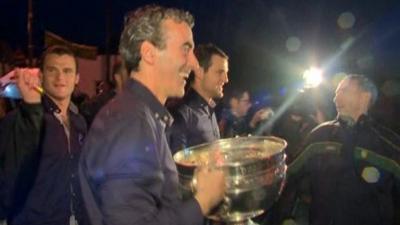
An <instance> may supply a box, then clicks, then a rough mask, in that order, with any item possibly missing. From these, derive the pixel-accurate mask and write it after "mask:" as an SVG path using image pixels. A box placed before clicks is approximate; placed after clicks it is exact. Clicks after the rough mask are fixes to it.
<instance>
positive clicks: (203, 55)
mask: <svg viewBox="0 0 400 225" xmlns="http://www.w3.org/2000/svg"><path fill="white" fill-rule="evenodd" d="M194 54H195V55H196V57H197V60H198V61H199V65H200V67H201V68H203V69H204V72H207V70H208V68H210V66H211V58H212V56H213V55H218V56H221V57H222V58H225V59H229V57H228V55H227V54H226V53H225V52H224V51H222V50H221V49H220V48H218V47H217V46H216V45H215V44H212V43H208V44H200V45H198V46H197V47H196V48H195V49H194Z"/></svg>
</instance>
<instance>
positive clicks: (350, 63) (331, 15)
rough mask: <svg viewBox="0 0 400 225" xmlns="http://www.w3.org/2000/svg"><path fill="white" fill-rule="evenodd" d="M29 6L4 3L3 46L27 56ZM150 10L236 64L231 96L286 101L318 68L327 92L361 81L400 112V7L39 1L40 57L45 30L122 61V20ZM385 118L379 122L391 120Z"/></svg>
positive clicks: (273, 0) (245, 0) (273, 1)
mask: <svg viewBox="0 0 400 225" xmlns="http://www.w3.org/2000/svg"><path fill="white" fill-rule="evenodd" d="M27 2H28V1H27V0H0V40H3V41H6V42H8V43H9V44H10V45H11V47H12V49H13V50H15V49H18V48H19V49H21V50H22V51H24V52H25V53H26V50H27V32H26V27H27V26H26V23H27V22H26V21H27V8H28V7H27V5H28V4H27ZM148 3H159V4H161V5H165V6H174V7H178V8H183V9H186V10H189V11H190V12H191V13H192V14H193V15H194V16H195V19H196V22H195V27H194V37H195V42H196V43H204V42H214V43H216V44H217V45H219V46H220V47H221V48H222V49H224V50H225V51H226V52H227V53H228V55H229V56H230V83H229V84H228V85H227V90H228V91H229V90H231V89H233V88H236V87H240V86H241V87H246V88H248V89H250V90H252V91H254V93H258V92H261V93H273V94H281V95H284V94H285V92H287V90H289V91H290V90H292V89H293V88H294V87H295V86H296V85H297V83H298V82H299V81H300V79H301V76H300V75H301V74H302V73H303V71H304V70H305V69H307V68H309V67H310V66H320V67H322V68H323V70H324V76H325V78H326V81H327V82H328V88H327V89H329V90H332V88H333V85H331V82H330V81H331V80H332V79H333V78H335V74H337V73H339V72H352V73H363V74H366V75H367V76H369V77H371V78H372V79H373V80H374V81H375V82H376V83H377V84H378V86H379V88H380V89H381V91H382V90H383V89H388V90H384V91H383V93H384V94H383V98H384V99H383V100H380V101H381V103H380V104H381V105H382V104H383V105H385V107H390V109H389V108H387V109H385V110H384V111H386V112H385V113H386V114H387V113H389V114H390V115H391V116H392V119H395V114H397V113H398V111H399V109H398V107H397V106H398V105H399V104H398V98H399V97H398V95H399V93H398V92H399V91H398V90H400V87H399V80H400V74H399V71H400V61H399V59H400V1H398V0H379V1H378V0H375V1H373V0H363V1H361V0H360V1H356V0H350V1H349V0H343V1H341V0H339V1H332V0H320V1H316V0H301V1H300V0H197V1H195V0H192V1H190V0H169V1H138V0H136V1H133V0H130V1H128V0H112V1H111V0H36V1H35V0H33V9H34V10H33V12H34V22H33V44H34V52H35V55H38V54H39V53H40V52H41V51H42V50H43V45H44V44H43V39H44V31H46V30H48V31H51V32H54V33H56V34H58V35H60V36H62V37H64V38H65V39H68V40H70V41H73V42H76V43H80V44H86V45H94V46H97V47H99V49H100V53H106V52H110V53H116V52H117V46H118V41H119V35H120V32H121V29H122V21H123V16H124V14H125V13H126V12H127V11H129V10H132V9H135V8H137V7H138V6H141V5H144V4H148ZM344 12H351V13H352V14H353V15H354V18H355V23H354V26H352V27H351V28H349V29H342V28H340V27H339V26H338V22H337V21H338V18H339V16H340V15H341V14H342V13H344ZM108 31H109V32H108ZM108 35H109V36H108ZM289 37H297V38H298V40H300V41H301V46H300V48H299V49H298V50H297V51H289V50H288V48H287V47H286V42H287V40H288V38H289ZM107 40H109V41H107ZM385 82H386V84H385ZM385 85H386V86H385ZM381 98H382V97H381ZM381 105H380V107H381ZM385 113H384V114H382V113H377V114H379V115H381V117H382V118H385V115H386V114H385ZM386 116H387V115H386ZM383 120H385V119H383ZM389 123H390V122H389Z"/></svg>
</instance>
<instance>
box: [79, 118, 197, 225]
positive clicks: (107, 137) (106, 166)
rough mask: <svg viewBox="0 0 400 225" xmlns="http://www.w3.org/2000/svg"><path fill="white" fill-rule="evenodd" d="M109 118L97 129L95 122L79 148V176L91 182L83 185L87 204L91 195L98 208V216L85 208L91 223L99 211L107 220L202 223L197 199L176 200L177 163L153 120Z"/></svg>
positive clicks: (177, 195)
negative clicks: (104, 126) (110, 123)
mask: <svg viewBox="0 0 400 225" xmlns="http://www.w3.org/2000/svg"><path fill="white" fill-rule="evenodd" d="M130 116H131V115H130ZM100 118H101V117H100ZM125 119H127V118H125ZM125 119H123V120H124V121H126V120H125ZM97 122H103V121H101V119H99V121H97ZM112 122H113V123H114V124H115V125H114V126H110V127H108V128H107V129H103V130H96V129H97V125H96V122H95V123H94V124H93V127H92V130H91V132H89V135H88V136H87V139H86V143H85V146H84V149H83V155H82V156H83V158H82V161H81V169H82V168H83V170H85V168H87V171H83V172H82V171H81V176H82V175H83V176H82V177H85V176H86V177H87V178H86V179H87V181H88V182H87V183H89V184H91V185H90V188H91V190H90V192H91V193H88V192H87V191H85V190H88V189H87V188H85V187H83V195H84V199H85V205H86V206H87V207H88V206H90V205H93V200H94V201H96V203H95V205H97V206H98V210H99V211H98V212H100V213H99V214H100V216H98V215H96V213H95V212H93V210H92V209H91V208H90V207H89V208H88V211H89V214H91V215H90V216H91V220H92V223H93V220H94V219H97V218H98V217H101V219H100V221H103V222H104V224H109V225H113V224H118V225H123V224H131V225H135V224H138V225H142V224H149V225H152V224H154V225H155V224H171V225H173V224H177V225H178V224H179V225H180V224H182V225H186V224H199V225H200V224H202V221H203V215H202V211H201V208H200V205H199V204H198V203H197V201H196V200H195V199H194V198H193V199H191V200H189V201H187V202H181V200H180V194H179V193H178V186H177V185H178V183H177V182H178V180H177V174H176V168H175V164H174V162H173V160H172V157H171V153H170V152H169V149H168V148H167V147H166V148H162V147H160V139H164V141H165V137H163V135H160V134H159V132H157V131H156V130H155V127H154V126H155V124H152V123H151V122H148V121H147V119H146V118H145V117H144V118H141V119H137V120H135V121H131V122H128V123H127V122H125V123H123V124H122V123H119V122H120V121H112ZM116 124H121V125H120V127H117V125H116ZM100 137H101V138H100ZM164 144H166V143H164ZM82 183H85V180H84V182H82V181H81V184H82ZM83 185H84V184H83ZM91 194H92V195H93V196H94V198H91V196H90V195H91ZM88 196H89V198H88ZM96 217H97V218H96ZM98 221H99V220H98ZM93 224H96V223H93Z"/></svg>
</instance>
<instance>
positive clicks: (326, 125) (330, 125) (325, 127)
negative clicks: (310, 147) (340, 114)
mask: <svg viewBox="0 0 400 225" xmlns="http://www.w3.org/2000/svg"><path fill="white" fill-rule="evenodd" d="M338 127H339V123H338V121H337V120H331V121H326V122H323V123H321V124H319V125H317V126H316V127H314V128H313V129H312V130H311V132H310V134H318V133H321V132H327V131H330V130H332V129H336V128H338Z"/></svg>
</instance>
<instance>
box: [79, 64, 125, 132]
mask: <svg viewBox="0 0 400 225" xmlns="http://www.w3.org/2000/svg"><path fill="white" fill-rule="evenodd" d="M128 79H129V75H128V72H127V71H126V67H125V64H124V63H123V62H122V60H118V61H116V62H115V64H114V66H113V69H112V80H111V83H110V85H111V89H110V90H104V91H102V92H101V93H99V94H98V95H97V96H95V97H94V98H92V99H90V100H89V101H86V102H84V103H83V104H82V105H81V106H80V112H81V114H82V115H83V116H84V117H85V119H86V122H87V123H88V125H89V127H90V125H91V124H92V122H93V120H94V117H95V116H96V114H97V113H98V112H99V111H100V109H101V108H102V107H103V106H104V105H105V104H106V103H107V102H108V101H110V100H111V99H112V98H114V96H115V95H116V94H117V93H120V92H121V91H122V89H123V87H124V85H125V83H126V81H127V80H128Z"/></svg>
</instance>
